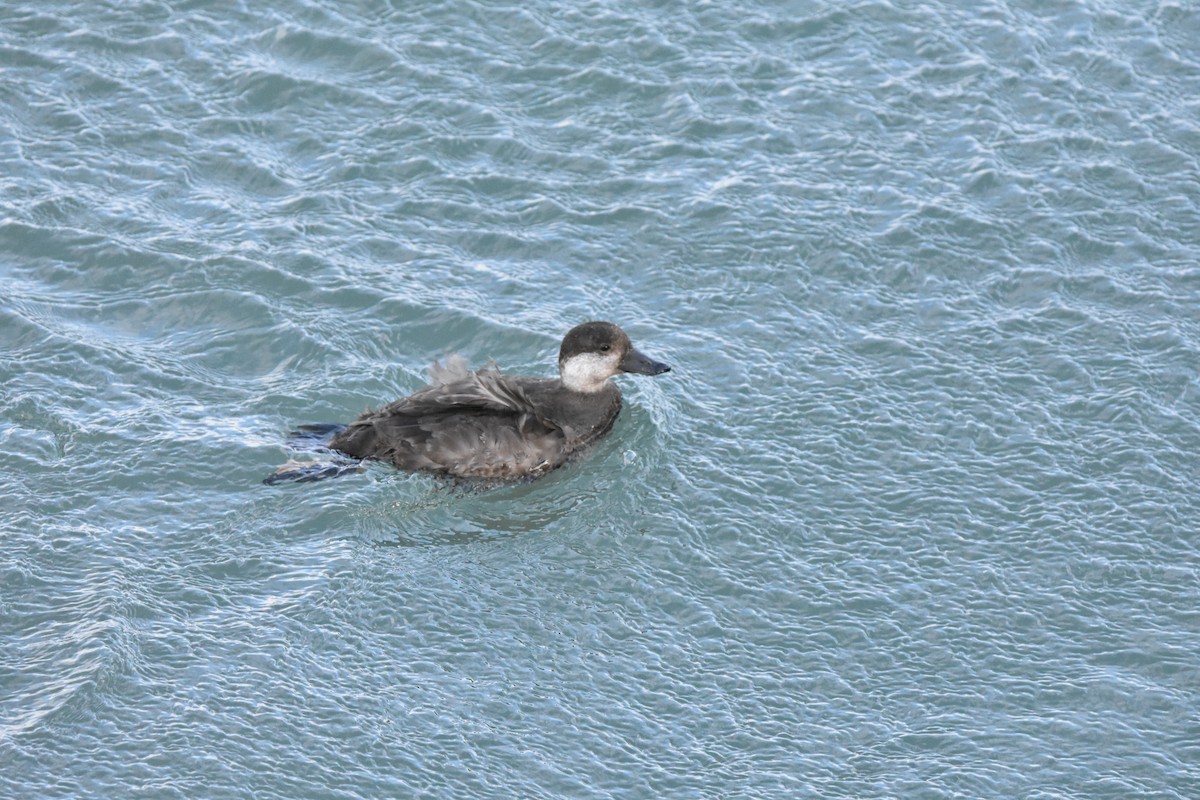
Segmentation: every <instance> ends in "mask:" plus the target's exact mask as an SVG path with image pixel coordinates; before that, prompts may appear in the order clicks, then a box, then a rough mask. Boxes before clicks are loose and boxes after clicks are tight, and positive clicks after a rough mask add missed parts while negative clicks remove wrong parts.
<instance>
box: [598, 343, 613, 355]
mask: <svg viewBox="0 0 1200 800" xmlns="http://www.w3.org/2000/svg"><path fill="white" fill-rule="evenodd" d="M611 346H612V345H608V344H602V345H600V352H601V353H607V352H608V348H609V347H611Z"/></svg>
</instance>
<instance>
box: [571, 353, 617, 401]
mask: <svg viewBox="0 0 1200 800" xmlns="http://www.w3.org/2000/svg"><path fill="white" fill-rule="evenodd" d="M615 374H617V357H616V354H615V353H614V354H609V355H601V354H600V353H580V354H579V355H577V356H571V357H570V358H568V359H567V360H566V361H564V362H563V365H562V382H563V385H564V386H566V387H567V388H568V389H570V390H571V391H573V392H598V391H600V389H602V388H604V384H605V382H607V381H608V379H609V378H611V377H612V376H613V375H615Z"/></svg>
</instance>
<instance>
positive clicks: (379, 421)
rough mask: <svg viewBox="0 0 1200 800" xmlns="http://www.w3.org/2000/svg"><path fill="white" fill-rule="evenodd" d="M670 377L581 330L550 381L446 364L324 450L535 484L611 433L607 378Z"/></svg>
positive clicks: (611, 388)
mask: <svg viewBox="0 0 1200 800" xmlns="http://www.w3.org/2000/svg"><path fill="white" fill-rule="evenodd" d="M670 369H671V368H670V367H669V366H667V365H666V364H663V363H661V362H659V361H655V360H653V359H651V358H649V357H647V356H645V355H643V354H642V353H640V352H639V351H638V350H637V349H636V348H634V346H633V344H632V343H631V342H630V341H629V337H628V336H627V335H626V334H625V332H624V331H623V330H621V329H620V328H619V327H617V326H616V325H614V324H612V323H611V322H585V323H583V324H582V325H577V326H576V327H574V328H572V329H571V330H570V331H569V332H568V333H567V335H566V336H565V337H563V341H562V346H561V347H560V348H559V352H558V374H559V376H558V377H557V378H530V377H523V376H518V375H505V374H504V373H502V372H501V371H500V370H499V368H497V367H496V365H495V364H494V363H491V362H489V364H488V365H487V366H485V367H483V368H482V369H479V370H476V371H473V372H472V371H469V370H468V369H467V368H466V363H465V362H464V361H463V360H462V359H461V358H458V357H451V358H449V359H447V360H446V363H445V365H442V364H437V363H435V364H434V366H433V368H432V369H431V370H430V379H431V382H430V385H429V386H427V387H425V388H424V389H421V390H420V391H418V392H416V393H414V394H412V395H410V396H408V397H405V398H403V399H401V400H397V401H396V402H394V403H391V404H389V405H386V406H384V407H383V408H380V409H378V410H375V411H367V412H366V413H364V414H362V415H361V416H359V417H358V419H356V420H354V421H353V422H351V423H350V424H349V425H347V426H345V427H344V428H341V427H334V430H335V431H336V432H335V433H334V435H333V437H332V438H331V439H330V440H329V443H328V447H329V449H331V450H334V451H337V452H338V453H342V454H345V455H346V456H350V457H352V458H354V459H373V460H378V461H385V462H388V463H390V464H392V465H393V466H395V467H397V468H398V469H402V470H408V471H412V472H430V473H435V474H439V475H446V476H452V477H458V478H490V479H513V478H523V477H529V476H537V475H541V474H543V473H546V472H549V471H550V470H552V469H554V468H556V467H559V466H561V465H562V464H563V463H565V462H566V461H567V460H568V459H569V458H570V457H571V456H572V455H574V454H576V453H578V452H579V451H581V450H583V449H585V448H587V447H588V446H589V445H592V444H594V443H595V442H596V441H597V440H599V439H600V438H601V437H602V436H604V435H605V434H606V433H608V432H609V430H611V429H612V426H613V422H615V421H616V418H617V414H618V413H620V410H621V390H620V389H618V388H617V385H616V384H615V383H613V382H612V380H610V379H611V378H612V377H613V376H614V375H617V374H619V373H622V372H632V373H637V374H641V375H661V374H662V373H664V372H668V371H670ZM310 430H321V429H320V428H316V427H314V428H312V429H310ZM325 432H327V429H326V430H325ZM348 469H349V468H348V467H346V466H344V465H343V466H342V467H340V468H338V467H334V468H324V469H323V470H320V469H319V470H316V471H314V470H313V469H312V468H311V465H310V467H309V468H302V469H289V468H288V467H284V468H281V469H280V470H279V471H278V472H276V473H275V474H274V475H272V476H271V477H270V478H268V479H267V482H269V483H276V482H279V481H287V480H315V479H317V478H320V477H327V476H329V475H333V474H340V473H341V472H345V471H348ZM318 473H323V474H318Z"/></svg>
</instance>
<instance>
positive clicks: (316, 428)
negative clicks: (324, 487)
mask: <svg viewBox="0 0 1200 800" xmlns="http://www.w3.org/2000/svg"><path fill="white" fill-rule="evenodd" d="M345 429H346V426H345V425H337V424H333V423H327V422H325V423H316V424H313V425H301V426H300V427H299V428H297V429H296V430H294V431H292V432H291V433H289V434H288V438H287V444H288V447H290V448H292V449H293V450H298V451H302V452H308V453H315V454H317V455H318V456H319V460H316V461H296V460H294V459H291V460H289V461H288V462H287V463H286V464H284V465H282V466H280V467H276V469H275V471H274V472H272V473H271V474H270V475H268V476H267V477H265V478H263V483H265V484H267V485H272V484H276V483H309V482H311V481H323V480H325V479H326V478H336V477H338V476H339V475H345V474H347V473H350V472H362V470H363V466H362V461H361V460H360V459H357V458H351V457H350V456H347V455H345V454H344V453H339V452H338V451H336V450H331V449H329V440H330V439H332V438H333V437H334V435H336V434H337V433H340V432H341V431H344V430H345Z"/></svg>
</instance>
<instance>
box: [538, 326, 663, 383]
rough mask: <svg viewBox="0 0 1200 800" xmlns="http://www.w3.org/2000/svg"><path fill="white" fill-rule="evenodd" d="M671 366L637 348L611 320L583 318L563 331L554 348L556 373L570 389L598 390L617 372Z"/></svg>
mask: <svg viewBox="0 0 1200 800" xmlns="http://www.w3.org/2000/svg"><path fill="white" fill-rule="evenodd" d="M670 371H671V368H670V367H668V366H667V365H666V364H664V363H662V362H661V361H655V360H654V359H652V358H650V357H648V356H646V355H643V354H642V353H640V352H638V350H637V348H635V347H634V346H633V343H632V342H631V341H629V337H628V336H627V335H626V334H625V331H623V330H621V329H620V328H618V327H617V326H616V325H613V324H612V323H611V322H585V323H583V324H582V325H576V326H575V327H574V328H571V330H569V331H567V335H566V336H564V337H563V341H562V347H561V348H559V351H558V374H559V375H560V376H561V377H562V382H563V385H564V386H566V387H567V388H568V389H570V390H571V391H573V392H588V393H590V392H598V391H600V390H601V389H603V388H604V385H605V384H606V383H608V379H609V378H611V377H612V376H613V375H616V374H618V373H621V372H635V373H637V374H639V375H661V374H663V373H664V372H670Z"/></svg>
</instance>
